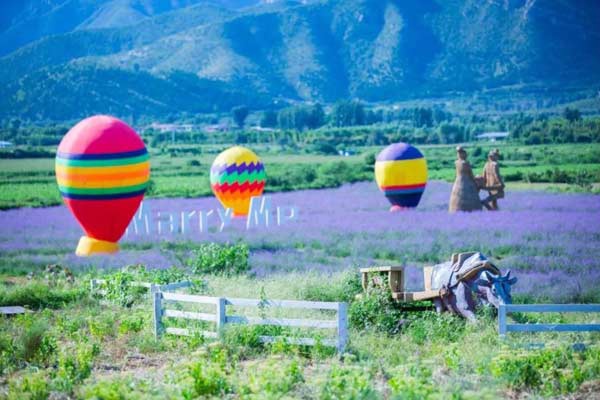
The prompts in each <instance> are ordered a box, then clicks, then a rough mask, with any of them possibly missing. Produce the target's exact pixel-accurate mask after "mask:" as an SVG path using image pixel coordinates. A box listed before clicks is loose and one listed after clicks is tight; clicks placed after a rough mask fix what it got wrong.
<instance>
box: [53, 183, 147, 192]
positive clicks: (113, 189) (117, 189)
mask: <svg viewBox="0 0 600 400" xmlns="http://www.w3.org/2000/svg"><path fill="white" fill-rule="evenodd" d="M146 186H148V182H144V183H142V184H140V185H132V186H123V187H110V188H73V187H69V186H61V185H59V186H58V189H59V190H60V191H61V192H64V193H70V194H118V193H129V192H136V191H140V190H142V189H146Z"/></svg>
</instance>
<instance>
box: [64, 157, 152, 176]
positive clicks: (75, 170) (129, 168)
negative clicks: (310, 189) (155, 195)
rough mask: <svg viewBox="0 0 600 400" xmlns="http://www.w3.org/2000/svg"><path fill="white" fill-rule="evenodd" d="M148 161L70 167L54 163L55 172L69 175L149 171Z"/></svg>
mask: <svg viewBox="0 0 600 400" xmlns="http://www.w3.org/2000/svg"><path fill="white" fill-rule="evenodd" d="M149 170H150V161H145V162H142V163H139V164H132V165H123V166H115V167H113V166H107V167H94V168H90V167H71V166H66V165H58V164H57V165H56V173H57V174H58V173H61V174H62V173H68V174H69V175H81V176H91V175H104V174H118V173H129V172H135V171H149Z"/></svg>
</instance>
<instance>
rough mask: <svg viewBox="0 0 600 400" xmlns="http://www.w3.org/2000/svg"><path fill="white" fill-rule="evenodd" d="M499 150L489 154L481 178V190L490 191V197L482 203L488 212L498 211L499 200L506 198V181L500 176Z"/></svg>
mask: <svg viewBox="0 0 600 400" xmlns="http://www.w3.org/2000/svg"><path fill="white" fill-rule="evenodd" d="M499 155H500V152H499V151H498V149H494V150H491V151H490V152H489V154H488V159H487V161H486V163H485V166H484V167H483V175H482V177H481V181H482V184H483V185H484V186H483V187H482V188H481V189H484V190H487V191H488V197H486V198H485V199H483V200H482V201H481V204H483V206H484V207H485V208H487V209H488V210H492V211H494V210H498V199H501V198H503V197H504V180H502V176H500V168H499V167H498V156H499Z"/></svg>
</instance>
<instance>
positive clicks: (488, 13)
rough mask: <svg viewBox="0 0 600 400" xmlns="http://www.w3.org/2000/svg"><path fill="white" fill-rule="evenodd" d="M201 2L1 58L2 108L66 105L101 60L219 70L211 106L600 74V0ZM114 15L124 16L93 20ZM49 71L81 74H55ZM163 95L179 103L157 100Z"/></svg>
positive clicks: (47, 110) (403, 93) (595, 80)
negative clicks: (60, 101)
mask: <svg viewBox="0 0 600 400" xmlns="http://www.w3.org/2000/svg"><path fill="white" fill-rule="evenodd" d="M30 1H31V2H33V1H34V0H30ZM53 1H56V2H58V1H59V0H53ZM65 1H66V0H65ZM70 1H75V0H70ZM79 1H80V2H82V4H83V3H86V4H90V3H94V0H86V1H85V2H84V0H79ZM98 1H100V0H98ZM115 2H118V3H119V4H121V3H126V4H129V5H131V4H133V3H135V1H134V0H127V1H126V0H118V1H117V0H113V1H109V2H104V3H105V4H104V7H107V4H113V3H115ZM165 2H166V3H168V4H171V6H172V8H173V7H174V6H173V4H177V5H179V6H182V5H186V4H187V3H193V2H194V1H193V0H188V1H187V2H176V1H174V0H172V1H171V0H152V1H150V0H148V2H142V3H148V4H150V3H156V4H158V3H160V4H163V3H165ZM195 3H198V4H194V5H191V6H188V7H182V8H178V9H175V10H173V11H170V12H163V13H160V14H159V15H155V16H151V15H146V14H144V17H143V19H142V20H141V22H138V23H137V24H134V25H130V26H124V27H123V26H118V25H119V23H118V22H115V21H117V20H118V19H119V18H117V17H115V18H116V19H113V18H112V17H110V18H109V17H108V16H106V15H105V16H102V17H101V16H98V15H97V18H96V19H94V18H92V19H91V20H90V19H89V18H88V19H86V20H84V21H83V22H80V23H79V25H78V26H79V27H78V28H77V29H76V30H73V31H71V32H68V33H65V34H60V35H55V36H50V37H47V38H44V39H42V40H39V41H36V42H34V43H31V44H29V45H27V46H25V47H22V48H20V49H19V50H17V51H15V52H13V53H11V54H9V55H7V56H5V57H3V58H1V59H0V71H1V72H2V74H0V82H4V83H5V85H4V88H3V89H0V95H2V96H3V97H4V99H3V107H2V113H3V114H4V115H20V116H22V117H25V118H38V117H42V116H43V117H44V118H48V119H54V118H58V117H57V116H56V115H54V113H55V111H54V110H53V109H52V108H53V107H54V106H51V105H50V104H52V103H53V102H52V99H51V96H49V95H48V94H49V93H52V92H51V91H52V90H55V88H54V86H53V85H57V84H59V83H60V85H61V88H60V91H61V93H65V94H66V95H68V94H69V93H81V90H82V86H81V82H85V85H84V86H85V87H86V88H87V89H88V90H90V91H91V92H94V87H95V85H99V86H101V85H103V84H104V83H102V82H94V80H93V79H91V78H92V77H93V76H94V74H95V73H96V72H97V71H104V73H108V74H109V75H110V76H111V80H112V81H114V84H115V85H118V86H119V87H125V88H126V87H127V85H130V84H132V82H138V81H140V80H143V79H148V85H155V84H156V85H159V86H160V85H167V86H168V85H169V81H170V79H171V78H170V76H171V75H172V74H173V73H174V72H177V71H179V72H181V73H185V74H190V76H196V77H197V78H196V79H197V80H198V81H199V82H205V83H206V82H212V84H211V85H210V86H211V87H212V88H215V90H216V91H215V92H214V93H213V94H214V95H215V96H216V94H217V93H220V92H219V91H221V90H222V91H223V92H222V93H223V96H217V97H211V98H208V99H207V101H209V102H210V103H211V104H212V106H211V107H206V106H207V105H204V106H203V107H200V108H202V109H207V108H209V109H213V110H220V109H225V108H226V107H228V106H229V102H227V101H226V102H224V103H221V100H222V99H224V98H228V93H242V92H243V93H246V95H245V96H244V99H245V101H247V102H248V104H250V105H252V106H255V107H258V106H259V105H262V104H265V99H273V100H275V99H281V100H283V101H289V100H292V101H294V100H311V101H324V102H330V101H335V100H336V99H338V98H342V97H353V98H360V99H363V100H367V101H388V100H398V99H404V98H410V97H416V96H436V95H441V94H444V93H448V92H456V91H459V92H476V91H479V90H483V89H490V88H497V87H501V86H504V85H517V86H523V85H532V84H533V85H546V86H553V87H555V86H560V85H590V84H591V85H598V84H599V83H600V24H597V21H600V7H599V6H598V5H597V3H596V2H595V0H574V1H563V0H556V1H552V2H548V1H536V0H506V1H502V2H500V1H494V0H487V1H481V0H443V1H442V0H420V1H409V2H407V1H399V0H382V1H377V2H374V1H368V0H344V1H342V0H339V1H317V2H308V3H307V4H304V3H298V2H277V3H276V4H262V2H261V4H256V5H255V6H254V7H246V8H243V9H237V8H240V7H242V6H244V5H251V4H255V3H257V2H251V1H249V2H248V3H247V4H243V3H244V2H242V1H241V0H240V2H235V3H236V4H234V5H231V4H229V5H228V4H225V3H227V2H224V1H221V2H219V3H220V4H219V5H211V4H206V2H198V1H196V2H195ZM250 3H251V4H250ZM265 3H266V2H265ZM165 7H166V6H165ZM231 7H234V8H236V10H233V9H232V8H231ZM167 8H168V7H167ZM103 9H104V8H103ZM158 9H159V8H156V7H155V8H152V10H154V11H156V10H158ZM165 9H166V8H165ZM94 15H96V14H94ZM111 15H117V14H111ZM132 20H135V18H132ZM110 21H113V22H110ZM107 24H108V25H115V26H117V27H114V26H113V27H108V28H107V27H105V28H102V29H89V28H90V27H97V26H105V25H107ZM49 73H53V74H59V75H61V76H65V77H67V76H68V77H69V81H67V82H58V81H55V80H52V79H46V78H45V77H46V76H48V74H49ZM90 74H91V75H90ZM117 77H121V78H122V79H123V80H122V81H121V80H119V79H120V78H117ZM158 82H161V83H160V84H159V83H158ZM183 89H184V90H187V92H188V93H190V94H191V95H198V93H195V92H193V91H194V90H197V89H198V85H197V83H194V84H192V85H191V86H190V87H188V88H183ZM211 93H212V92H211ZM157 96H158V97H152V96H150V98H148V100H147V101H148V102H149V103H148V104H146V105H145V106H143V107H142V109H143V110H148V112H151V113H155V112H156V113H157V114H156V115H162V114H163V113H164V112H177V111H181V105H178V106H177V107H175V106H171V105H170V104H169V102H167V101H165V99H164V98H162V97H161V94H160V92H158V93H157ZM201 97H202V98H206V96H204V95H202V96H201ZM24 98H31V99H34V98H47V99H48V101H49V102H50V103H48V105H46V104H42V103H40V104H38V106H39V109H38V110H36V113H35V114H32V111H31V110H29V108H27V109H28V110H29V111H25V109H24V108H23V104H22V102H23V99H24ZM85 101H87V99H86V100H85ZM89 101H90V102H93V103H94V104H98V107H99V108H94V107H90V108H86V110H87V111H90V112H91V111H98V112H101V111H102V109H101V103H98V102H97V101H96V99H89ZM158 103H160V104H165V106H164V107H159V108H156V107H154V106H151V104H158ZM128 107H129V106H128ZM185 109H186V110H192V109H197V107H196V106H193V107H185ZM150 110H154V111H150ZM65 116H67V117H71V118H77V117H79V116H82V111H81V108H75V109H69V108H67V109H65V110H62V111H61V118H63V117H65Z"/></svg>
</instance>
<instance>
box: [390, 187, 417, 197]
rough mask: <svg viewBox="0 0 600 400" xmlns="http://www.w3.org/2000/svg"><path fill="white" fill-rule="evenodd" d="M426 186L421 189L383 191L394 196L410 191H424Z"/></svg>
mask: <svg viewBox="0 0 600 400" xmlns="http://www.w3.org/2000/svg"><path fill="white" fill-rule="evenodd" d="M424 191H425V188H421V189H402V190H384V191H383V193H384V194H385V195H386V196H392V195H396V194H409V193H423V192H424Z"/></svg>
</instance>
